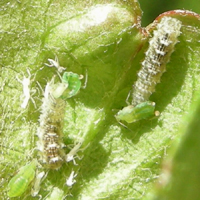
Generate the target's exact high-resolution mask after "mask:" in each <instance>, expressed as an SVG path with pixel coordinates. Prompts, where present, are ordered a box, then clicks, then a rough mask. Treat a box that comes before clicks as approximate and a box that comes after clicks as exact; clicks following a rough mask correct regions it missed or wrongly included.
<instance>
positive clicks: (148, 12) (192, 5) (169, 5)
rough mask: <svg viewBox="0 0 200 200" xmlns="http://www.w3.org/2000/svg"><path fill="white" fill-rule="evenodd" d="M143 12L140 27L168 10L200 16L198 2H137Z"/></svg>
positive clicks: (193, 0) (142, 0) (140, 0)
mask: <svg viewBox="0 0 200 200" xmlns="http://www.w3.org/2000/svg"><path fill="white" fill-rule="evenodd" d="M138 1H139V3H140V6H141V9H142V11H143V17H142V26H147V25H148V24H150V23H151V22H152V21H153V20H154V19H155V18H156V17H157V16H158V15H159V14H161V13H163V12H166V11H169V10H177V9H181V10H190V11H193V12H196V13H198V14H200V0H138Z"/></svg>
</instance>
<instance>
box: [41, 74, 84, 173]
mask: <svg viewBox="0 0 200 200" xmlns="http://www.w3.org/2000/svg"><path fill="white" fill-rule="evenodd" d="M80 88H81V81H80V76H79V75H78V74H75V73H73V72H64V74H63V76H62V78H61V83H54V78H52V80H51V81H50V82H48V83H47V85H46V88H45V92H44V98H43V104H42V107H41V115H40V119H39V121H40V127H39V128H38V133H37V135H38V137H39V141H38V149H39V150H40V152H41V158H42V163H43V164H44V165H45V166H46V167H47V168H49V169H59V168H60V167H61V165H62V163H63V162H64V160H65V153H64V151H63V147H64V146H65V145H64V144H63V142H62V137H63V122H64V116H65V107H66V99H68V98H71V97H72V96H74V95H76V94H77V93H78V92H79V90H80Z"/></svg>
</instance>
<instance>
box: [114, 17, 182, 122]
mask: <svg viewBox="0 0 200 200" xmlns="http://www.w3.org/2000/svg"><path fill="white" fill-rule="evenodd" d="M181 26H182V23H181V21H179V20H178V19H175V18H172V17H163V18H162V19H161V21H160V23H158V25H157V30H155V31H154V32H153V37H152V38H151V39H150V41H149V47H148V49H147V51H146V53H145V59H144V61H143V62H142V63H141V64H142V68H141V69H140V71H139V72H138V78H137V80H136V82H135V84H134V85H133V94H132V102H131V105H130V106H127V107H125V108H123V109H122V110H120V111H119V112H118V113H117V114H116V115H115V117H116V119H117V121H121V120H124V121H126V122H127V123H132V122H136V121H138V120H141V119H146V118H148V117H150V116H153V115H154V109H155V103H154V102H150V101H149V97H150V95H151V94H152V93H153V92H154V91H155V87H156V84H157V83H159V82H160V78H161V76H162V74H163V73H164V72H165V70H166V64H167V63H168V62H169V60H170V56H171V54H172V52H173V51H174V46H175V45H176V43H177V42H178V39H177V38H178V36H179V35H180V34H181V31H180V29H181ZM156 113H158V112H156Z"/></svg>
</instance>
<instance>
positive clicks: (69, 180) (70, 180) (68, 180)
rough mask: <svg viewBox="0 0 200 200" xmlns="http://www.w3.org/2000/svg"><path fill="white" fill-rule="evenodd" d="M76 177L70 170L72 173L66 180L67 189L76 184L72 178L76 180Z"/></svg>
mask: <svg viewBox="0 0 200 200" xmlns="http://www.w3.org/2000/svg"><path fill="white" fill-rule="evenodd" d="M76 176H77V174H75V171H73V170H72V172H71V174H70V176H69V178H68V179H67V180H66V185H67V186H68V187H72V185H73V184H74V183H76V180H75V179H74V178H76Z"/></svg>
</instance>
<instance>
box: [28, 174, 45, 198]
mask: <svg viewBox="0 0 200 200" xmlns="http://www.w3.org/2000/svg"><path fill="white" fill-rule="evenodd" d="M44 175H45V172H40V173H38V174H36V177H35V181H34V184H33V186H32V188H31V195H32V196H33V197H35V196H37V195H38V193H39V191H40V184H41V182H42V178H43V177H44Z"/></svg>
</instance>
